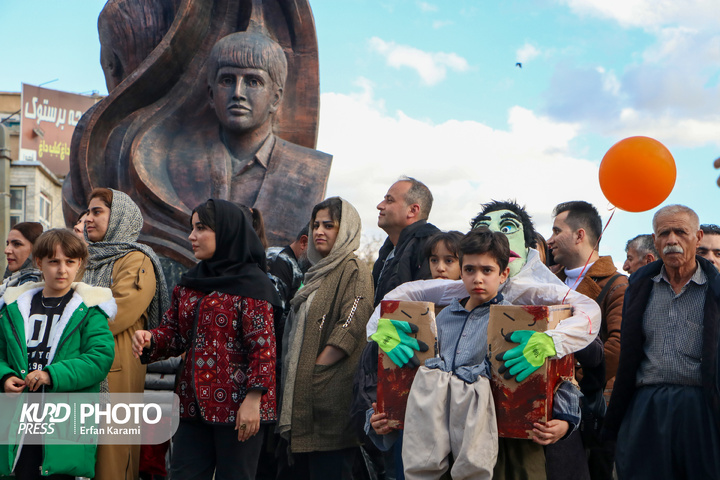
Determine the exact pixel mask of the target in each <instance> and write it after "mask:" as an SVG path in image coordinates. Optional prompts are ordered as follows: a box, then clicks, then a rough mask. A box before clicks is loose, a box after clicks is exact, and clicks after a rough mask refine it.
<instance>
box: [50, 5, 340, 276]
mask: <svg viewBox="0 0 720 480" xmlns="http://www.w3.org/2000/svg"><path fill="white" fill-rule="evenodd" d="M111 4H113V8H112V9H110V7H111ZM118 4H122V7H121V8H118ZM170 4H172V6H168V5H170ZM130 5H132V6H133V8H130V7H129V6H130ZM119 10H122V12H121V13H115V12H117V11H119ZM130 10H133V11H134V12H144V13H142V15H141V16H143V17H144V18H145V20H144V22H143V24H144V25H147V36H148V37H150V38H151V39H150V40H146V41H145V42H136V44H133V45H128V42H126V43H123V44H122V45H120V46H118V45H119V42H118V40H117V39H118V38H119V36H118V31H120V32H121V31H122V30H123V28H124V27H123V23H122V21H121V20H122V19H125V18H128V17H129V16H128V14H127V12H128V11H130ZM171 10H172V11H175V13H174V20H173V22H172V24H170V25H169V26H168V25H167V23H168V22H167V20H166V19H167V18H168V16H169V15H170V14H169V12H170V11H171ZM106 11H107V12H106ZM147 12H154V13H153V15H149V14H148V13H147ZM138 14H139V13H135V15H138ZM130 17H131V16H130ZM131 24H132V22H130V23H129V24H127V25H126V28H127V29H130V28H134V27H131ZM99 26H100V31H101V45H102V52H103V53H102V57H103V69H104V71H105V73H106V80H107V83H108V91H109V92H110V94H109V96H108V97H107V98H106V99H104V100H103V101H102V102H100V103H98V104H97V105H96V106H95V107H94V108H93V109H92V110H91V111H89V112H88V113H87V114H86V115H85V117H83V120H82V121H81V123H80V124H79V125H78V127H77V129H76V132H75V137H74V138H73V146H72V152H71V170H70V174H69V175H68V177H67V179H66V182H65V185H64V186H63V200H64V211H65V216H66V219H67V220H71V221H72V220H74V218H73V217H74V216H75V215H76V213H77V212H79V211H81V210H82V209H83V207H84V205H85V198H86V197H87V194H88V193H89V191H90V190H91V189H92V188H94V187H99V186H104V187H111V188H116V189H119V190H122V191H125V192H127V193H128V194H129V195H130V196H131V197H132V198H133V199H134V200H135V201H136V202H137V203H138V205H140V207H141V209H142V211H143V216H144V218H145V226H144V228H143V232H142V235H141V237H140V239H141V241H143V242H144V243H147V244H149V245H151V246H152V247H153V248H155V249H156V251H158V253H161V254H163V255H165V256H167V257H169V258H170V259H173V260H175V261H178V262H180V263H183V264H184V265H190V264H192V263H193V262H194V258H193V256H192V253H191V251H190V249H189V242H188V241H187V228H188V225H187V222H188V218H189V214H190V211H191V210H192V208H194V207H195V206H196V205H197V204H199V203H201V202H202V201H204V200H206V199H207V198H209V197H218V198H224V199H228V200H231V201H235V202H238V203H243V204H245V205H248V206H251V207H256V208H259V209H260V210H261V211H262V212H263V214H264V216H265V221H266V231H267V234H268V239H269V240H270V242H271V244H275V245H281V244H286V243H290V241H291V239H292V238H293V237H294V236H295V234H296V233H297V231H299V230H300V228H301V227H302V226H303V225H305V224H306V223H307V220H308V218H309V216H310V211H311V209H312V207H313V205H314V204H315V203H317V202H319V201H320V200H322V198H323V197H324V194H325V187H326V184H327V177H328V175H329V170H330V163H331V160H332V157H331V156H330V155H327V154H324V153H322V152H318V151H317V150H314V149H313V147H314V146H315V141H316V137H317V116H318V103H319V98H318V90H319V87H318V67H317V41H316V38H315V28H314V23H313V19H312V13H311V12H310V8H309V5H308V4H307V1H304V2H300V1H294V0H266V1H264V2H261V1H259V0H253V1H252V2H250V1H247V0H246V1H241V0H183V1H182V2H180V3H178V2H177V1H176V2H175V3H172V2H170V3H168V2H162V1H159V0H113V1H111V2H108V5H107V6H106V8H105V10H104V11H103V14H101V18H100V21H99ZM164 29H167V32H166V33H163V30H164ZM103 31H105V32H106V34H105V38H103ZM107 32H112V35H110V34H107ZM137 34H138V32H135V35H137ZM273 37H274V38H273ZM152 38H160V40H159V43H158V44H157V46H155V47H154V48H153V47H152V45H153V44H154V42H155V41H156V40H152ZM275 39H277V40H275ZM138 44H139V45H138ZM143 49H144V50H150V51H149V52H147V53H146V54H147V56H146V57H145V58H144V59H142V60H140V59H139V58H140V57H142V56H143V54H144V53H143ZM113 87H114V88H113Z"/></svg>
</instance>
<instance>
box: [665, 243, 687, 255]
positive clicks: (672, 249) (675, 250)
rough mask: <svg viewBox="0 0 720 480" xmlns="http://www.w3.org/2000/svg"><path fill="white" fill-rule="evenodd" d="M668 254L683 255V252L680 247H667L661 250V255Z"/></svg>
mask: <svg viewBox="0 0 720 480" xmlns="http://www.w3.org/2000/svg"><path fill="white" fill-rule="evenodd" d="M668 253H685V250H683V248H682V247H681V246H680V245H668V246H667V247H665V248H663V255H667V254H668Z"/></svg>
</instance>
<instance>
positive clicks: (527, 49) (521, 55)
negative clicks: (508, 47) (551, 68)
mask: <svg viewBox="0 0 720 480" xmlns="http://www.w3.org/2000/svg"><path fill="white" fill-rule="evenodd" d="M515 55H516V57H517V61H518V62H521V63H526V62H529V61H530V60H532V59H534V58H535V57H537V56H538V55H540V50H538V49H537V48H535V46H534V45H532V44H530V43H526V44H525V45H523V46H522V47H520V48H519V49H518V51H517V53H516V54H515Z"/></svg>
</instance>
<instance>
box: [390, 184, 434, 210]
mask: <svg viewBox="0 0 720 480" xmlns="http://www.w3.org/2000/svg"><path fill="white" fill-rule="evenodd" d="M398 182H410V190H408V191H407V193H406V194H405V205H412V204H413V203H417V204H418V205H420V220H427V219H428V217H429V216H430V210H432V204H433V196H432V193H430V189H429V188H428V187H427V185H425V184H424V183H422V182H420V181H418V180H416V179H414V178H412V177H408V176H405V175H403V176H402V177H400V179H399V180H398Z"/></svg>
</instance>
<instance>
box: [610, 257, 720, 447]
mask: <svg viewBox="0 0 720 480" xmlns="http://www.w3.org/2000/svg"><path fill="white" fill-rule="evenodd" d="M696 259H697V262H698V265H699V266H700V268H702V269H703V271H704V272H705V275H706V276H707V279H708V289H707V294H706V299H705V307H704V309H705V317H704V319H703V346H702V360H701V364H700V373H701V375H702V388H703V391H704V392H705V395H706V398H707V399H708V404H709V405H710V408H712V409H713V410H715V411H720V376H719V375H718V372H720V356H719V355H718V350H720V275H719V274H718V272H717V270H716V269H715V267H714V266H713V265H712V264H711V263H710V262H708V261H707V260H705V259H704V258H702V257H696ZM662 265H663V263H662V260H658V261H655V262H653V263H651V264H649V265H646V266H644V267H642V268H641V269H639V270H638V271H636V272H635V273H633V274H632V275H631V276H630V285H629V286H628V289H627V291H626V292H625V303H624V306H623V322H622V330H621V341H620V342H621V343H620V364H619V366H618V373H617V377H616V380H615V387H614V389H613V393H612V397H610V405H609V407H608V413H607V417H606V418H605V436H606V437H608V438H616V437H617V432H618V431H619V429H620V425H621V424H622V421H623V417H624V416H625V413H626V412H627V409H628V407H629V405H630V401H631V400H632V398H633V395H634V394H635V378H636V376H637V371H638V368H639V367H640V363H641V362H642V360H643V358H644V356H645V354H644V351H643V344H644V343H645V336H644V334H643V328H642V321H643V315H644V313H645V308H646V307H647V303H648V299H649V298H650V293H651V292H652V289H653V283H654V282H653V281H652V278H653V277H654V276H656V275H657V274H659V273H660V270H661V268H662ZM718 418H720V416H718Z"/></svg>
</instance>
